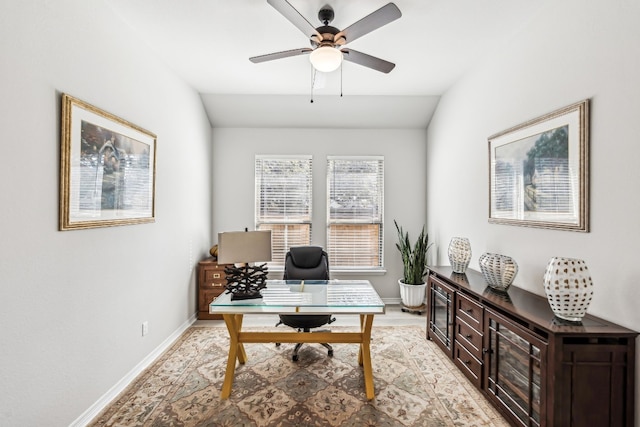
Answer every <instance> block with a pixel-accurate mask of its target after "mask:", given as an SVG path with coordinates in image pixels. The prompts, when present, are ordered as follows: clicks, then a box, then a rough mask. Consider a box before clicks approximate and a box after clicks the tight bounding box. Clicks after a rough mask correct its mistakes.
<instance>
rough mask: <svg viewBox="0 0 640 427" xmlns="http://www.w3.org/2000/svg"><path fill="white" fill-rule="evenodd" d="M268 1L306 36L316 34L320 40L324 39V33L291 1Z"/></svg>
mask: <svg viewBox="0 0 640 427" xmlns="http://www.w3.org/2000/svg"><path fill="white" fill-rule="evenodd" d="M267 3H269V4H270V5H271V6H273V8H274V9H275V10H277V11H278V12H280V14H282V16H284V17H285V18H287V19H288V20H289V22H291V23H292V24H293V25H295V26H296V27H298V29H299V30H300V31H302V32H303V33H304V35H305V36H307V37H312V36H316V37H318V40H322V35H321V34H320V33H319V32H318V31H317V30H316V29H315V27H314V26H313V25H311V23H310V22H309V21H307V20H306V19H305V17H304V16H302V15H301V14H300V12H298V11H297V10H296V8H294V7H293V6H291V3H289V2H288V1H287V0H267Z"/></svg>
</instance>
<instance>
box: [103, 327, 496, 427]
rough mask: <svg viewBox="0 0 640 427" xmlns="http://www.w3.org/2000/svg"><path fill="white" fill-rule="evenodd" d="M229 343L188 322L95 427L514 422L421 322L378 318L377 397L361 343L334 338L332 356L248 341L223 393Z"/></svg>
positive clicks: (312, 347)
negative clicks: (367, 378) (295, 356)
mask: <svg viewBox="0 0 640 427" xmlns="http://www.w3.org/2000/svg"><path fill="white" fill-rule="evenodd" d="M332 329H333V330H341V331H342V330H345V331H346V330H350V329H349V328H348V327H339V328H332ZM250 330H256V329H255V328H253V329H250ZM351 330H352V329H351ZM228 348H229V338H228V335H227V330H226V329H225V328H223V327H199V326H197V327H191V328H189V329H188V330H187V331H186V332H185V333H184V334H183V335H182V336H181V337H180V338H179V339H178V340H177V341H176V343H175V344H174V345H173V346H172V347H171V348H170V349H169V350H167V351H166V352H165V353H164V354H163V355H162V356H161V357H159V358H158V360H156V361H155V362H154V363H153V364H152V366H150V367H149V368H148V369H147V370H146V371H145V372H143V373H142V374H141V375H140V376H139V377H138V378H137V379H136V380H135V381H133V382H132V384H131V385H130V386H129V387H128V388H127V389H126V390H125V391H124V392H123V393H122V394H121V395H120V396H119V397H118V398H117V399H115V401H114V402H112V403H111V404H110V405H109V406H108V407H107V408H106V409H105V410H104V411H103V412H102V413H101V414H100V415H99V416H98V417H96V419H95V420H94V421H93V423H92V424H91V425H92V426H157V427H160V426H162V427H164V426H207V427H214V426H229V427H232V426H233V427H238V426H257V427H260V426H314V427H321V426H347V427H349V426H354V427H355V426H358V427H361V426H389V427H391V426H393V427H396V426H507V425H508V424H507V423H506V422H505V421H504V419H503V418H502V417H501V416H500V415H499V414H498V413H497V412H496V411H495V409H493V407H491V406H490V405H489V403H488V402H487V401H486V400H485V399H484V398H483V397H482V395H481V394H480V392H479V391H478V390H476V389H475V388H474V387H473V386H472V385H471V384H470V383H469V382H468V381H467V379H466V378H465V377H464V376H463V375H462V374H461V373H460V371H458V369H457V368H456V367H455V366H454V365H453V363H452V362H451V360H449V359H447V358H446V357H445V355H444V354H443V353H442V351H441V350H440V349H438V348H437V347H436V345H435V344H434V343H433V342H430V341H427V340H426V339H425V333H424V329H422V328H420V327H417V326H400V327H376V326H375V325H374V327H373V331H372V341H371V355H372V365H373V376H374V385H375V392H376V397H375V399H373V400H371V401H368V400H367V399H366V397H365V393H364V382H363V374H362V368H361V367H360V366H358V362H357V355H358V345H357V344H334V345H333V348H334V356H333V357H328V356H327V352H326V350H325V349H324V347H321V346H319V345H317V344H305V345H304V346H303V347H302V349H301V350H300V359H299V361H297V362H293V361H292V360H291V351H292V348H293V345H292V344H283V345H281V346H279V347H276V346H275V345H274V344H245V350H246V353H247V363H246V364H245V365H238V367H237V368H236V377H235V380H234V383H233V390H232V392H231V397H230V398H229V399H227V400H221V399H220V388H221V387H222V382H223V379H224V372H225V368H226V361H227V352H228Z"/></svg>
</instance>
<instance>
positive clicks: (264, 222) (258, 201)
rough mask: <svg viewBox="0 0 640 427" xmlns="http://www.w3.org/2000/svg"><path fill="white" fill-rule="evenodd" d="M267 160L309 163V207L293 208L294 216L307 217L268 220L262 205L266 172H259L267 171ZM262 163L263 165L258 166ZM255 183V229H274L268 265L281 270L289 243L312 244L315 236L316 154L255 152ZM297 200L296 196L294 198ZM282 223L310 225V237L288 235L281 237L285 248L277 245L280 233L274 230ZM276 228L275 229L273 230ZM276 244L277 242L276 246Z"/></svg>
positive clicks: (307, 180) (291, 244)
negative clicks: (314, 180) (270, 257)
mask: <svg viewBox="0 0 640 427" xmlns="http://www.w3.org/2000/svg"><path fill="white" fill-rule="evenodd" d="M268 161H281V162H287V161H307V162H308V167H307V171H308V173H307V175H306V181H305V183H306V186H307V188H306V198H307V200H308V203H307V208H306V212H304V214H303V213H302V211H299V212H295V210H294V212H293V213H294V215H295V214H298V215H300V216H301V217H304V218H302V219H301V218H297V219H296V218H292V217H287V216H286V215H285V216H282V217H280V218H275V219H273V218H272V219H267V218H266V217H265V215H264V214H263V212H264V208H263V206H264V205H263V191H262V189H263V187H264V185H263V184H264V176H265V175H264V173H262V174H260V175H259V171H264V167H265V164H264V163H265V162H268ZM259 163H260V166H259ZM254 185H255V195H254V223H255V229H256V230H272V231H271V234H272V241H271V246H272V254H273V256H272V260H271V262H269V263H268V265H269V268H270V269H274V270H279V269H282V268H284V258H285V255H286V253H287V251H288V250H289V247H290V246H297V245H301V244H311V241H312V240H311V239H312V236H313V224H312V218H313V156H312V155H270V154H256V155H255V160H254ZM282 194H283V195H286V194H287V191H286V190H285V191H283V192H282ZM294 199H295V198H294ZM280 225H284V226H285V227H288V226H293V227H295V226H299V225H307V226H308V231H307V233H306V234H307V236H306V238H303V239H301V240H300V239H298V240H296V239H295V238H293V237H292V240H293V241H292V242H290V240H289V238H287V237H285V238H284V239H282V244H281V246H282V248H278V247H277V245H278V244H279V243H278V242H277V239H278V233H277V231H276V230H274V228H272V227H274V226H280ZM274 231H276V232H275V233H274ZM274 238H275V239H276V241H274ZM274 243H275V245H274ZM280 255H281V256H282V259H280Z"/></svg>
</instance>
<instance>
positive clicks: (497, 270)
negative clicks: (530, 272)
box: [478, 252, 518, 292]
mask: <svg viewBox="0 0 640 427" xmlns="http://www.w3.org/2000/svg"><path fill="white" fill-rule="evenodd" d="M478 264H480V271H481V272H482V276H483V277H484V280H485V281H486V282H487V284H488V285H489V287H490V288H491V289H495V290H497V291H501V292H506V291H507V290H508V289H509V286H511V284H512V283H513V279H515V278H516V275H517V274H518V264H517V263H516V262H515V260H514V259H513V258H511V257H508V256H506V255H500V254H492V253H489V252H486V253H484V254H482V255H480V259H478Z"/></svg>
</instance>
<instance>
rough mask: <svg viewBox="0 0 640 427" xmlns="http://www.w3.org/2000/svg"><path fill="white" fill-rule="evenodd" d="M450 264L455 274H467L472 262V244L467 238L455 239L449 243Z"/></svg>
mask: <svg viewBox="0 0 640 427" xmlns="http://www.w3.org/2000/svg"><path fill="white" fill-rule="evenodd" d="M448 255H449V263H450V264H451V269H452V270H453V271H454V272H455V273H465V272H466V271H467V267H469V262H471V244H470V243H469V239H467V238H466V237H453V238H452V239H451V242H449V250H448Z"/></svg>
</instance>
